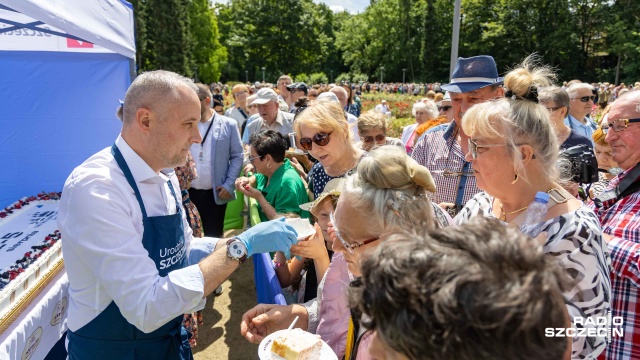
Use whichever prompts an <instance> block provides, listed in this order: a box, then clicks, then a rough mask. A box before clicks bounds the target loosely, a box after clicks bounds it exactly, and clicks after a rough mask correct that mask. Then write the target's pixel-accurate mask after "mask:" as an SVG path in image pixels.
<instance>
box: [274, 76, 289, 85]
mask: <svg viewBox="0 0 640 360" xmlns="http://www.w3.org/2000/svg"><path fill="white" fill-rule="evenodd" d="M283 80H289V82H293V80H291V76H289V75H282V76H280V77H279V78H278V82H277V83H276V85H280V81H283Z"/></svg>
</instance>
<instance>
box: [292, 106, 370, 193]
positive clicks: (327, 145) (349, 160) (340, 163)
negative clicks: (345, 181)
mask: <svg viewBox="0 0 640 360" xmlns="http://www.w3.org/2000/svg"><path fill="white" fill-rule="evenodd" d="M293 129H294V131H295V132H296V139H298V144H299V146H298V147H299V148H301V149H303V150H305V151H308V152H309V154H310V155H311V156H313V157H314V158H315V159H316V160H318V162H317V163H315V164H314V165H313V166H312V167H311V171H309V176H308V183H309V190H311V191H312V192H313V195H314V198H315V197H318V195H320V194H321V193H322V191H323V190H324V186H325V185H326V184H327V182H329V180H331V179H335V178H338V177H343V176H345V175H346V174H347V173H348V172H349V171H351V170H352V169H354V168H355V167H356V165H357V164H358V161H360V158H361V157H362V155H363V154H364V151H362V150H361V149H358V148H356V147H355V146H354V144H353V143H352V142H351V131H350V130H349V124H348V123H347V118H346V117H345V113H344V110H343V109H342V107H341V106H340V103H337V102H334V101H326V100H323V101H320V100H318V101H316V103H315V104H313V105H311V106H309V107H307V108H306V109H304V110H302V111H301V112H299V113H298V114H297V116H296V121H295V122H294V123H293Z"/></svg>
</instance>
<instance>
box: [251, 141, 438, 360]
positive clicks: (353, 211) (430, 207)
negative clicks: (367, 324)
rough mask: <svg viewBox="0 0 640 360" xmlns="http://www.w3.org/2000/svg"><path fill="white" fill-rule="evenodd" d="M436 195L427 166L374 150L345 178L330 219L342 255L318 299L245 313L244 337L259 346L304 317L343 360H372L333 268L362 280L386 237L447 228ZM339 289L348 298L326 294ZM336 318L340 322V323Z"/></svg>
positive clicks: (397, 151) (399, 152)
mask: <svg viewBox="0 0 640 360" xmlns="http://www.w3.org/2000/svg"><path fill="white" fill-rule="evenodd" d="M433 191H435V184H434V182H433V179H432V178H431V174H430V173H429V171H428V170H427V168H425V167H423V166H421V165H419V164H418V163H416V162H415V161H414V160H413V159H411V158H410V157H408V156H407V155H406V153H405V152H404V150H403V149H402V148H400V147H397V146H383V147H380V148H377V149H375V150H373V151H372V152H371V153H370V155H369V156H367V157H364V158H363V159H362V160H361V161H360V164H359V165H358V168H357V172H356V173H355V174H353V175H351V176H348V177H347V178H346V179H345V182H344V185H343V187H342V189H341V191H340V198H339V199H338V202H337V204H336V209H335V212H333V213H331V215H330V219H331V222H330V223H329V229H328V235H329V237H330V238H331V240H332V241H333V245H332V246H333V250H334V251H336V252H338V253H339V254H334V257H335V256H340V257H339V258H338V259H334V260H333V262H332V264H331V265H330V267H329V270H328V271H327V275H326V278H327V279H325V282H324V284H322V283H321V284H322V286H321V287H319V289H318V298H317V299H316V301H314V302H310V303H307V304H305V305H304V306H302V305H292V306H282V305H267V304H260V305H258V306H256V307H254V308H253V309H251V310H249V311H247V312H246V313H245V314H244V315H243V317H242V323H241V326H240V329H241V333H242V335H243V336H245V338H246V339H247V340H249V341H250V342H254V343H259V342H260V341H261V340H262V339H263V338H264V337H265V336H267V335H268V334H270V333H272V332H274V331H277V330H280V329H286V328H287V326H288V325H289V324H290V323H291V321H292V320H293V319H294V318H295V317H296V316H299V320H298V322H297V323H296V326H297V327H300V328H302V329H305V330H307V331H310V332H316V331H317V333H319V334H321V336H322V338H323V340H325V341H328V343H329V345H330V346H331V347H332V349H334V351H335V352H336V355H337V356H338V358H339V359H341V358H343V356H344V358H345V359H369V358H370V357H369V356H368V352H367V346H368V342H369V338H368V337H367V334H364V336H363V333H361V332H360V331H359V329H358V327H357V325H358V324H357V323H353V322H352V321H350V312H349V308H348V303H347V290H348V284H346V283H345V282H338V283H337V284H335V283H328V282H326V281H328V278H329V276H330V274H331V271H332V269H333V268H334V267H335V266H337V265H339V264H344V263H345V262H346V266H341V267H339V268H340V269H342V270H341V271H343V272H344V273H343V274H342V276H337V277H336V278H338V279H345V278H347V279H352V280H353V279H355V278H357V277H358V276H360V262H359V261H360V259H361V258H363V255H364V254H366V253H368V252H369V251H372V250H373V249H375V248H377V247H378V246H380V245H381V243H382V241H381V238H382V237H383V235H385V234H391V233H395V232H399V231H403V230H409V229H413V228H415V227H420V228H423V229H427V230H428V229H433V228H437V227H443V226H447V225H448V224H449V220H450V218H448V215H446V212H445V211H444V210H442V209H441V208H440V207H438V206H437V205H435V204H433V203H431V202H430V201H429V199H428V198H427V196H426V195H427V192H433ZM292 249H293V248H292ZM336 287H338V288H341V289H344V293H343V294H342V295H343V296H327V294H328V292H331V291H335V289H336ZM331 289H334V290H331ZM328 309H329V310H330V311H329V310H328ZM336 314H339V316H340V317H341V319H336ZM328 319H332V320H333V322H332V324H333V326H332V327H331V328H330V329H328V330H324V331H328V332H327V333H325V332H323V330H322V328H323V326H325V325H326V324H325V323H326V322H327V320H328ZM328 334H331V335H330V336H329V335H328ZM356 343H358V344H359V346H357V345H356Z"/></svg>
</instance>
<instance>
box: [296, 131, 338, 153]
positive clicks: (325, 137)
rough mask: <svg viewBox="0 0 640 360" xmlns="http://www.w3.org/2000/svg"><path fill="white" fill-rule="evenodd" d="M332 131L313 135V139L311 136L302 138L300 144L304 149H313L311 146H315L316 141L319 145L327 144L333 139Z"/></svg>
mask: <svg viewBox="0 0 640 360" xmlns="http://www.w3.org/2000/svg"><path fill="white" fill-rule="evenodd" d="M331 134H332V133H328V134H327V133H325V132H319V133H317V134H315V135H313V139H311V138H302V139H300V146H302V149H304V150H307V151H309V150H311V147H312V146H313V145H312V143H315V144H316V145H318V146H326V145H327V144H328V143H329V141H330V140H331V138H330V136H331Z"/></svg>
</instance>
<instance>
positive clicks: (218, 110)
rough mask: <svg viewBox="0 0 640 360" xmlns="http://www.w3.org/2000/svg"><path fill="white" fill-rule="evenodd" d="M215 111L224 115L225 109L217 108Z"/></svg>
mask: <svg viewBox="0 0 640 360" xmlns="http://www.w3.org/2000/svg"><path fill="white" fill-rule="evenodd" d="M215 111H216V112H217V113H218V114H220V115H224V110H223V109H215Z"/></svg>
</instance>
